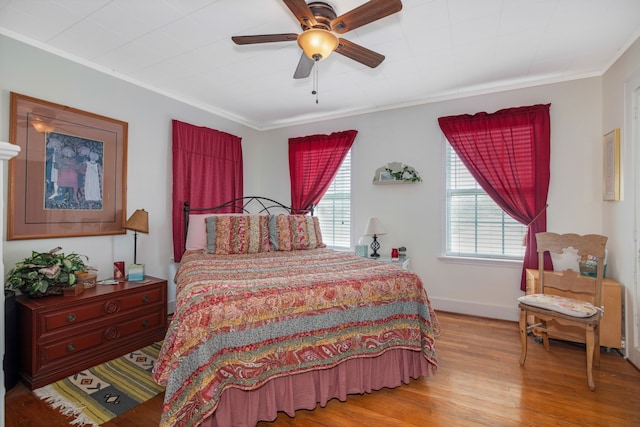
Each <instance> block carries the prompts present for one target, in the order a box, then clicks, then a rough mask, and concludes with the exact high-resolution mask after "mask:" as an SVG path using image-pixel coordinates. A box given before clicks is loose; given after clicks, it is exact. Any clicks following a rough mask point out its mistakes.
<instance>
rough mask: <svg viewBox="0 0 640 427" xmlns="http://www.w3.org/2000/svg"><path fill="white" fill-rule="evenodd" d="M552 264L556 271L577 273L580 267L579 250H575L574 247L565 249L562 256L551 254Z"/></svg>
mask: <svg viewBox="0 0 640 427" xmlns="http://www.w3.org/2000/svg"><path fill="white" fill-rule="evenodd" d="M550 255H551V262H553V270H554V271H564V270H569V269H571V270H573V271H575V272H577V271H578V270H579V267H578V260H579V258H580V257H579V256H578V250H577V249H574V248H573V247H572V246H569V247H568V248H564V249H563V250H562V253H561V254H558V253H555V252H551V253H550Z"/></svg>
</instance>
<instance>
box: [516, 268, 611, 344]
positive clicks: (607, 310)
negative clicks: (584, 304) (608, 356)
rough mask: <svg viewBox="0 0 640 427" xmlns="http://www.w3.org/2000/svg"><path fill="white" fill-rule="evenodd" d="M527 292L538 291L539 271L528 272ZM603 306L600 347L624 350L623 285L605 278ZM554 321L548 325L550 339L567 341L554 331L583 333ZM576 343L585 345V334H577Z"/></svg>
mask: <svg viewBox="0 0 640 427" xmlns="http://www.w3.org/2000/svg"><path fill="white" fill-rule="evenodd" d="M526 281H527V290H526V294H527V295H529V294H533V293H536V292H538V291H539V289H538V270H536V269H527V270H526ZM602 305H603V306H604V316H602V319H600V345H601V346H604V347H609V348H622V285H620V283H618V282H616V281H614V280H611V279H608V278H604V279H603V280H602ZM558 322H559V321H554V323H549V322H548V323H547V326H548V327H549V329H550V332H549V337H550V338H558V339H563V340H566V339H567V338H566V337H563V336H555V335H554V334H553V332H552V331H553V330H556V331H558V332H565V333H572V332H573V331H574V330H575V331H576V332H578V331H582V329H580V328H575V327H573V328H572V327H571V326H568V325H562V324H560V323H558ZM527 323H528V324H529V325H532V324H534V323H535V318H534V316H529V318H528V319H527ZM573 341H575V342H581V343H584V332H582V333H578V334H576V338H575V340H573Z"/></svg>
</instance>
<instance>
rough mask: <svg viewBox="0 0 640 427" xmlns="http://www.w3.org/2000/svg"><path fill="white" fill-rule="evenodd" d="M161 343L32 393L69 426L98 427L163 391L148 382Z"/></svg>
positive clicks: (162, 388) (153, 383)
mask: <svg viewBox="0 0 640 427" xmlns="http://www.w3.org/2000/svg"><path fill="white" fill-rule="evenodd" d="M161 346H162V342H158V343H155V344H152V345H150V346H148V347H145V348H143V349H142V350H138V351H134V352H131V353H128V354H126V355H124V356H122V357H119V358H117V359H114V360H111V361H109V362H106V363H103V364H102V365H98V366H95V367H93V368H90V369H87V370H86V371H82V372H78V373H77V374H75V375H72V376H70V377H67V378H65V379H63V380H60V381H57V382H55V383H53V384H49V385H47V386H44V387H42V388H39V389H36V390H34V391H33V392H34V393H35V394H36V395H37V396H38V397H39V398H41V399H43V400H45V401H46V402H48V403H49V404H50V405H51V406H52V407H53V408H55V409H57V410H59V411H60V412H62V413H63V414H64V415H67V416H70V417H73V418H74V420H73V422H72V424H74V425H88V426H96V427H97V426H99V425H101V424H103V423H105V422H107V421H109V420H110V419H112V418H115V417H117V416H118V415H120V414H122V413H124V412H126V411H128V410H130V409H132V408H134V407H136V406H138V405H139V404H141V403H142V402H145V401H147V400H149V399H151V398H152V397H153V396H155V395H157V394H159V393H161V392H163V391H164V387H161V386H159V385H157V384H156V383H155V382H154V381H153V379H152V378H151V370H152V369H153V365H154V363H155V361H156V359H157V357H158V352H159V351H160V347H161Z"/></svg>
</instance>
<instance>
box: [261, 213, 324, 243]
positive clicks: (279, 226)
mask: <svg viewBox="0 0 640 427" xmlns="http://www.w3.org/2000/svg"><path fill="white" fill-rule="evenodd" d="M269 239H270V240H271V246H272V248H273V249H274V250H276V251H291V250H298V249H315V248H324V247H325V246H326V245H325V244H324V243H323V242H322V233H321V232H320V223H319V221H318V217H313V216H309V215H272V216H270V217H269Z"/></svg>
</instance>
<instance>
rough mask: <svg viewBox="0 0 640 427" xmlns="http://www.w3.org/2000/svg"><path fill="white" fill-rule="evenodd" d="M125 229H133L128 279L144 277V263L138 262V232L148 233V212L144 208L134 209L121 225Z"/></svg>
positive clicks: (141, 278)
mask: <svg viewBox="0 0 640 427" xmlns="http://www.w3.org/2000/svg"><path fill="white" fill-rule="evenodd" d="M123 227H124V228H125V229H127V230H133V265H132V266H129V280H131V281H135V280H143V279H144V265H141V264H138V258H137V248H138V232H140V233H149V214H148V213H147V211H145V210H144V209H138V210H136V211H135V212H134V213H133V215H131V216H130V217H129V219H128V220H127V222H125V223H124V226H123Z"/></svg>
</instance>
